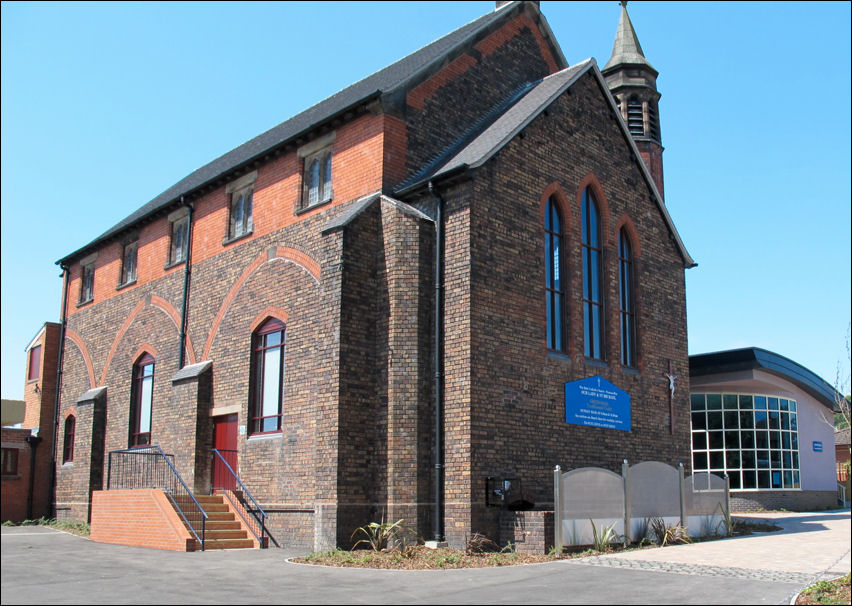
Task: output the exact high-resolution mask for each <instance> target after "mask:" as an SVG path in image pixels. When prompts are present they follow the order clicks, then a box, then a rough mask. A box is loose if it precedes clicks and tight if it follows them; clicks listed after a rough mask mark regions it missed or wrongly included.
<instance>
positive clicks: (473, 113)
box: [406, 14, 555, 174]
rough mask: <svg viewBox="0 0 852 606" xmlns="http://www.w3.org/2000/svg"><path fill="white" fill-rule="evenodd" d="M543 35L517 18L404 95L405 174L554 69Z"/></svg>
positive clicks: (531, 25) (530, 24) (523, 17)
mask: <svg viewBox="0 0 852 606" xmlns="http://www.w3.org/2000/svg"><path fill="white" fill-rule="evenodd" d="M554 67H555V63H554V59H553V57H552V56H551V55H550V53H549V51H543V50H542V42H541V34H540V33H539V32H538V29H537V27H536V26H535V24H534V23H533V21H532V20H530V19H529V18H528V17H527V16H526V15H525V14H521V15H519V16H517V17H515V19H514V20H513V21H512V22H510V23H509V24H507V25H506V26H504V27H503V28H502V29H501V30H498V31H496V32H494V33H492V34H490V36H488V37H487V38H485V39H484V40H483V41H480V42H479V43H478V44H475V45H474V46H473V47H471V48H468V49H467V50H466V52H465V53H464V54H462V55H460V56H459V57H457V58H456V59H454V60H453V61H451V62H450V63H449V64H448V65H446V66H444V67H443V68H442V70H441V71H439V72H438V73H436V74H435V75H434V76H433V77H432V78H430V79H429V80H427V81H426V82H425V83H423V84H421V85H420V86H418V87H415V88H413V89H412V90H411V91H410V92H409V94H408V100H407V101H408V103H407V105H406V120H407V123H408V157H407V164H408V172H409V174H411V173H413V172H416V171H417V170H418V169H420V168H421V167H422V166H424V165H425V164H426V163H428V162H429V160H431V159H432V158H433V157H435V156H436V155H437V154H439V153H440V152H442V151H444V149H445V148H446V147H447V145H448V144H449V143H451V142H453V141H455V140H456V139H458V138H459V137H460V136H461V135H462V134H464V133H465V132H466V131H467V130H468V129H469V128H470V127H471V126H473V125H474V124H475V123H476V122H477V121H478V120H479V119H480V117H481V116H482V115H483V114H485V113H486V112H488V111H489V110H491V109H492V108H493V107H495V106H496V105H497V104H498V103H501V102H503V101H504V100H505V99H506V98H507V97H508V96H509V95H510V94H511V93H512V92H513V91H515V90H516V89H518V88H519V87H520V86H521V85H523V84H526V83H527V82H533V81H535V80H538V79H540V78H543V77H544V76H546V75H548V74H550V73H552V72H553V71H555V69H554Z"/></svg>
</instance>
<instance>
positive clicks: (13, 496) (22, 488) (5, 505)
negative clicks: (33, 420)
mask: <svg viewBox="0 0 852 606" xmlns="http://www.w3.org/2000/svg"><path fill="white" fill-rule="evenodd" d="M29 435H30V430H29V429H12V428H11V427H4V428H3V437H2V443H3V448H13V449H15V450H17V451H18V473H17V474H15V475H8V476H5V475H4V476H3V477H2V479H0V482H2V490H0V498H2V500H0V503H1V504H2V516H0V517H2V520H1V521H3V522H5V521H7V520H11V521H12V522H23V521H24V520H25V519H26V518H27V495H28V493H29V489H30V446H29V444H27V443H26V442H25V440H26V438H27V436H29Z"/></svg>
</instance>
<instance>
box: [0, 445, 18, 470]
mask: <svg viewBox="0 0 852 606" xmlns="http://www.w3.org/2000/svg"><path fill="white" fill-rule="evenodd" d="M3 475H4V476H16V475H18V449H17V448H4V449H3Z"/></svg>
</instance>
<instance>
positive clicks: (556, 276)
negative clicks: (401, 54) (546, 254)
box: [553, 236, 562, 291]
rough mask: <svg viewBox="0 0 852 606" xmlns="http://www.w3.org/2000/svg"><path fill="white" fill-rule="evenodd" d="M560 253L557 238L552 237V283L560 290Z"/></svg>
mask: <svg viewBox="0 0 852 606" xmlns="http://www.w3.org/2000/svg"><path fill="white" fill-rule="evenodd" d="M560 259H561V255H560V250H559V238H558V237H556V236H554V238H553V283H554V288H555V289H556V290H559V291H561V290H562V276H561V275H560V273H561V272H560V271H559V269H560V267H561V260H560Z"/></svg>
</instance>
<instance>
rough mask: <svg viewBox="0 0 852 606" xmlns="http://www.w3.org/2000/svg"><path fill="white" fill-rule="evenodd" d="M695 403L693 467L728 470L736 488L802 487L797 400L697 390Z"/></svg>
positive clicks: (714, 471) (693, 408) (696, 470)
mask: <svg viewBox="0 0 852 606" xmlns="http://www.w3.org/2000/svg"><path fill="white" fill-rule="evenodd" d="M690 408H691V411H692V412H691V420H692V468H693V472H710V473H715V474H718V475H722V474H724V473H727V474H728V476H729V477H730V481H731V489H732V490H756V489H760V490H789V489H794V488H801V485H800V483H799V438H798V433H797V427H798V422H797V419H796V414H797V413H796V402H795V401H793V400H787V399H783V398H775V397H770V396H763V395H754V394H718V393H716V394H703V393H695V394H691V396H690Z"/></svg>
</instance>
